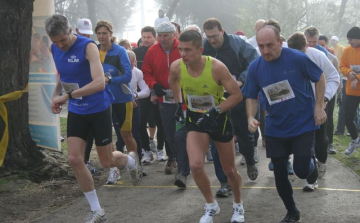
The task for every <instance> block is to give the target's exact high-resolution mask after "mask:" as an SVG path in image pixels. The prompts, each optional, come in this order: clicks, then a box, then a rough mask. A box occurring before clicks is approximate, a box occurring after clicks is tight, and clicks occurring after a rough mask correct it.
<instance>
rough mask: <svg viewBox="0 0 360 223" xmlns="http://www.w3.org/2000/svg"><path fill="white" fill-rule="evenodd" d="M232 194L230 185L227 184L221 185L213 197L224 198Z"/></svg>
mask: <svg viewBox="0 0 360 223" xmlns="http://www.w3.org/2000/svg"><path fill="white" fill-rule="evenodd" d="M231 194H232V190H231V188H230V185H229V184H228V183H227V182H223V183H221V187H220V189H219V190H217V191H216V193H215V196H216V197H221V198H225V197H228V196H229V195H231Z"/></svg>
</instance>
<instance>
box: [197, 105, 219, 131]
mask: <svg viewBox="0 0 360 223" xmlns="http://www.w3.org/2000/svg"><path fill="white" fill-rule="evenodd" d="M217 116H218V113H217V112H216V109H215V108H212V109H210V110H209V111H208V112H206V113H204V114H202V115H201V116H200V118H199V119H198V120H197V122H196V124H197V125H198V126H199V127H200V128H202V129H204V130H208V131H212V130H214V127H215V128H216V127H217V122H216V117H217Z"/></svg>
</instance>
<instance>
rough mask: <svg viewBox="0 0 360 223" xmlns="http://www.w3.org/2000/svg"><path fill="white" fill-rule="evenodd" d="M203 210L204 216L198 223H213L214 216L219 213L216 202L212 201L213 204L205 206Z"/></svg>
mask: <svg viewBox="0 0 360 223" xmlns="http://www.w3.org/2000/svg"><path fill="white" fill-rule="evenodd" d="M204 209H205V212H204V215H203V216H202V217H201V219H200V222H199V223H213V222H214V221H213V217H214V215H217V214H219V213H220V207H219V205H218V203H217V201H214V203H212V204H205V207H204Z"/></svg>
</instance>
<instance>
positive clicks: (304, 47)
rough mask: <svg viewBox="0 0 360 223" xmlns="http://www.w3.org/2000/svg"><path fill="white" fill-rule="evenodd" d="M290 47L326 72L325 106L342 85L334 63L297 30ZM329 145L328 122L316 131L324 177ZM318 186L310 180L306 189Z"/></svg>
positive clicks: (319, 163)
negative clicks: (300, 52)
mask: <svg viewBox="0 0 360 223" xmlns="http://www.w3.org/2000/svg"><path fill="white" fill-rule="evenodd" d="M288 45H289V48H293V49H297V50H300V51H303V52H304V53H305V54H306V55H307V56H308V57H309V58H310V59H311V60H312V61H313V62H314V63H315V64H316V65H318V66H319V67H320V68H321V69H322V70H323V72H324V74H325V79H326V90H325V96H324V102H325V107H326V104H327V103H328V102H329V101H330V100H331V99H332V98H333V97H334V95H335V94H336V91H337V89H338V87H339V85H340V75H339V72H338V71H337V70H336V68H335V67H334V65H333V64H332V63H331V62H330V60H329V59H328V58H327V56H326V55H325V54H324V53H323V52H322V51H320V50H317V49H315V48H314V47H308V44H307V40H306V37H305V35H304V34H303V33H301V32H297V33H294V34H293V35H291V36H290V38H289V39H288ZM312 87H313V91H314V92H315V84H314V83H312ZM327 145H328V139H327V135H326V124H325V123H324V124H322V125H321V126H320V129H317V130H316V131H315V155H316V158H317V159H318V166H319V167H318V172H319V175H318V176H319V177H320V178H321V177H323V176H324V174H325V172H326V165H325V162H326V159H327ZM317 187H318V184H317V180H316V181H315V182H309V180H308V179H307V184H306V185H305V186H304V188H303V189H304V191H313V190H314V189H316V188H317Z"/></svg>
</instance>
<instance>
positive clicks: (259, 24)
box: [248, 19, 265, 49]
mask: <svg viewBox="0 0 360 223" xmlns="http://www.w3.org/2000/svg"><path fill="white" fill-rule="evenodd" d="M264 24H265V20H263V19H259V20H258V21H256V23H255V28H254V30H255V35H254V36H253V37H251V38H250V39H248V42H249V43H250V44H251V45H252V46H253V47H254V48H255V49H256V48H257V47H258V44H257V42H256V33H257V32H258V31H259V29H261V28H262V27H263V26H264Z"/></svg>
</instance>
